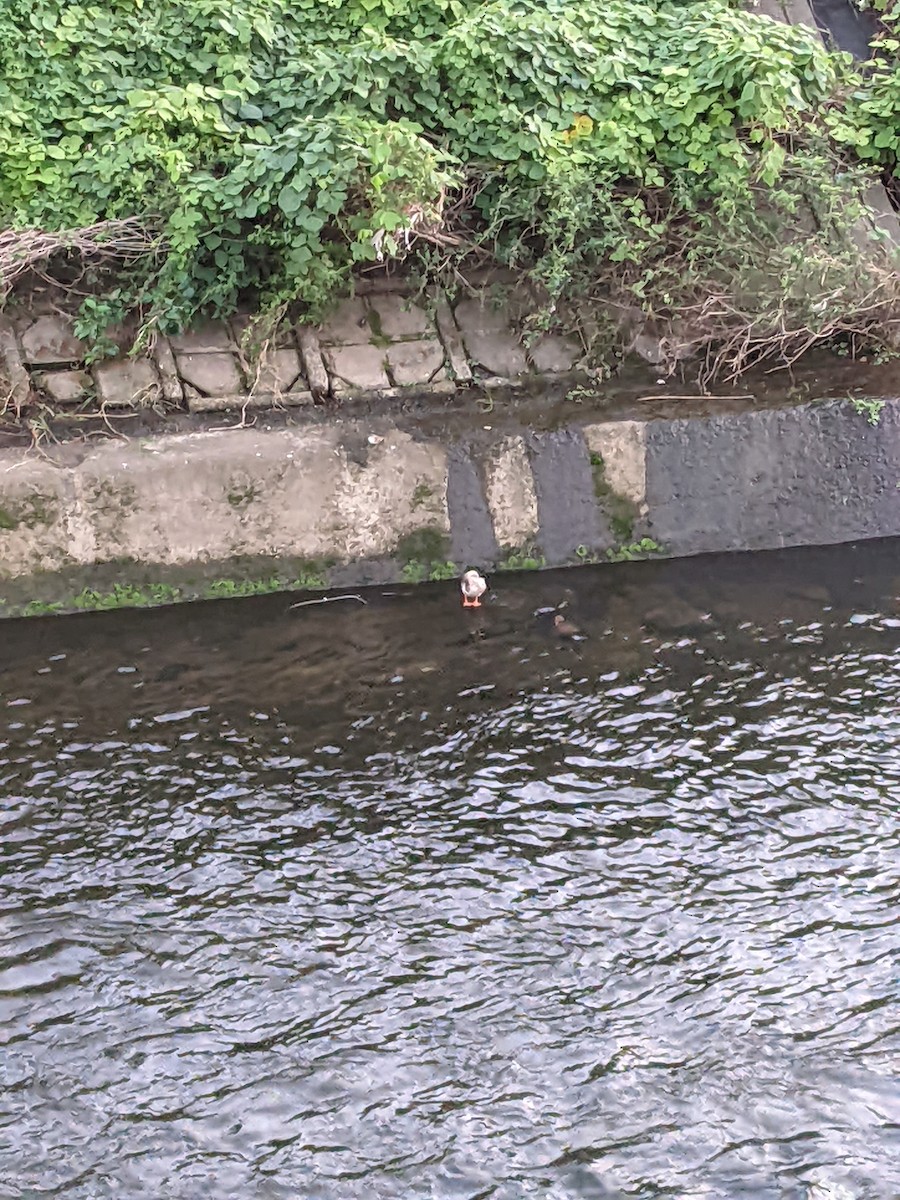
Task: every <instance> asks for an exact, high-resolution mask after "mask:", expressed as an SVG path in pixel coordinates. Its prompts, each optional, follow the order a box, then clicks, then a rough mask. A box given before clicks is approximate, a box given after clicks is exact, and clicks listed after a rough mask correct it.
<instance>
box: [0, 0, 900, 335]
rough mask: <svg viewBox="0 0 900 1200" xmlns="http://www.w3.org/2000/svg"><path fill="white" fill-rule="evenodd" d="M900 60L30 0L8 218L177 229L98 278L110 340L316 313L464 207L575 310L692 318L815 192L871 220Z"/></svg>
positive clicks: (13, 50)
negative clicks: (290, 309)
mask: <svg viewBox="0 0 900 1200" xmlns="http://www.w3.org/2000/svg"><path fill="white" fill-rule="evenodd" d="M884 46H885V48H888V49H891V48H892V50H896V45H895V44H894V43H892V42H890V41H885V43H884ZM892 61H893V65H890V64H889V63H888V62H887V60H885V61H883V62H882V65H880V66H878V67H876V68H873V69H872V70H870V72H869V73H868V74H867V75H866V76H865V77H863V76H861V75H858V74H857V73H855V71H854V70H853V69H852V67H851V64H850V61H849V59H848V58H847V57H846V56H844V55H839V54H833V53H829V52H827V51H826V50H825V49H824V48H823V46H822V45H821V44H820V43H819V41H818V40H817V39H816V38H814V37H813V36H811V35H810V34H809V33H808V32H807V31H805V30H803V29H802V28H800V27H791V26H787V25H783V24H780V23H778V22H773V21H770V20H768V19H766V18H763V17H761V16H758V15H756V14H754V13H748V12H745V11H742V10H741V9H740V8H738V7H736V6H732V5H730V4H728V3H725V2H724V0H704V2H703V3H700V2H699V0H698V2H695V3H677V2H675V0H637V2H633V0H583V2H581V3H578V4H575V3H569V2H564V0H481V2H479V0H466V2H463V0H152V2H151V0H106V2H104V3H102V4H101V3H90V2H88V3H72V2H70V0H5V3H4V4H3V6H2V9H0V117H2V119H0V222H2V225H3V226H4V227H7V228H11V229H14V230H29V229H34V228H40V229H43V230H47V231H51V232H61V231H67V230H74V229H83V228H86V227H90V226H94V225H96V224H98V223H101V222H106V221H114V220H121V219H125V218H132V217H139V218H140V219H141V221H142V223H143V225H144V226H145V228H146V229H147V230H148V231H149V232H150V233H151V234H152V235H153V236H155V238H156V243H155V248H154V251H153V252H152V253H147V254H143V255H141V256H139V257H137V258H136V259H135V260H133V261H131V262H130V264H128V265H127V267H124V268H123V267H121V266H120V267H119V269H118V270H117V271H116V272H115V277H114V279H113V280H112V281H110V279H109V277H108V275H106V274H103V273H102V272H98V273H97V274H96V275H95V277H94V282H95V285H96V287H97V288H98V290H100V291H103V290H104V289H105V291H106V292H107V293H108V298H107V299H105V300H104V301H102V302H98V301H92V302H89V304H88V306H87V307H86V310H85V312H84V313H83V314H82V322H81V325H80V329H81V330H82V332H85V333H87V332H89V331H90V330H94V329H95V328H96V329H97V330H99V329H100V328H102V324H103V322H104V321H106V322H108V319H109V317H110V314H111V313H112V314H113V315H116V314H118V313H119V312H124V311H128V310H130V309H134V308H137V309H138V310H139V312H140V314H141V315H142V317H143V320H144V327H145V329H146V328H149V327H150V326H153V325H158V326H159V327H160V328H162V329H163V330H164V331H171V330H175V329H177V328H179V327H182V326H183V325H184V324H186V323H187V322H188V321H189V320H191V319H192V318H193V317H195V316H196V315H197V314H198V313H200V312H207V313H210V314H213V315H222V314H226V313H229V312H230V311H232V310H233V309H234V307H235V306H236V304H237V302H238V298H239V297H243V298H249V299H252V300H253V301H255V302H256V303H258V304H259V305H260V306H261V307H262V308H263V309H265V310H269V311H278V310H279V309H280V308H282V307H283V306H284V305H287V304H291V303H299V304H300V305H302V306H304V307H305V309H306V310H307V311H309V312H311V313H313V314H317V313H319V312H321V311H322V310H323V309H324V308H325V307H326V306H327V305H328V304H329V303H330V302H331V301H333V299H334V298H335V296H336V295H338V294H340V293H341V292H342V291H345V290H346V289H347V288H348V287H349V285H350V279H351V276H352V272H353V271H354V269H356V268H357V267H358V266H360V265H362V264H366V263H372V262H376V261H379V260H384V259H389V258H392V257H396V256H402V255H404V254H406V253H407V251H408V248H409V246H410V245H411V244H415V241H416V238H417V237H418V236H419V235H422V234H424V235H426V238H427V236H429V235H430V233H433V232H434V231H435V230H437V229H440V228H442V227H443V228H446V223H447V221H448V220H451V223H452V229H451V232H453V233H454V234H456V235H457V236H458V237H459V238H460V239H461V241H462V245H463V251H461V252H468V251H469V250H471V249H472V248H473V247H478V248H479V250H480V253H481V254H482V256H483V254H484V252H485V251H488V252H489V253H490V254H492V255H494V256H495V257H497V258H499V259H500V260H502V261H505V262H508V263H511V264H513V265H516V266H520V267H522V268H523V269H526V270H528V271H530V272H532V274H533V275H534V277H535V278H536V279H537V280H538V281H539V282H540V283H541V284H542V285H543V286H544V287H545V288H546V289H547V290H548V292H549V294H550V295H551V297H552V296H560V295H563V294H566V293H571V292H572V291H575V290H579V289H582V290H583V289H585V288H589V287H590V284H591V282H592V281H593V280H595V279H596V278H597V277H598V274H599V273H602V271H603V270H607V271H609V270H612V272H613V274H614V275H615V276H617V277H621V281H622V283H623V286H627V288H628V290H629V296H630V298H631V299H632V300H634V301H636V302H638V303H644V302H645V301H646V302H647V304H649V305H650V307H653V306H654V305H655V306H657V307H659V306H665V305H667V304H669V305H671V304H673V303H675V301H676V300H677V298H678V296H680V295H682V294H683V293H684V279H685V277H687V278H688V279H694V278H696V279H697V280H707V279H708V278H709V275H710V271H712V272H713V273H714V274H715V273H718V277H720V278H726V279H731V280H735V281H736V282H734V284H733V286H734V287H735V288H740V287H741V286H743V283H744V282H745V280H744V275H747V273H748V271H749V269H750V267H749V266H748V263H747V262H746V261H744V259H739V258H735V257H734V254H735V249H734V248H735V247H741V248H742V253H743V252H745V248H746V247H747V246H749V245H751V244H753V245H756V246H757V247H759V246H761V247H763V251H764V252H768V251H771V252H772V253H773V254H775V255H776V256H777V255H779V254H780V255H782V256H783V255H784V254H785V253H788V252H787V251H785V248H784V241H785V239H784V237H783V227H784V221H785V218H786V217H792V216H793V215H794V214H796V213H797V211H798V207H799V206H800V204H801V202H806V201H808V200H809V198H810V195H813V196H814V198H815V200H816V204H817V205H818V208H819V209H820V210H822V212H824V213H825V218H826V219H825V221H824V225H823V229H824V231H825V233H826V234H828V233H829V222H830V220H831V218H832V217H833V216H834V215H835V214H838V213H839V214H841V216H842V218H843V220H844V222H845V224H846V221H848V220H850V219H851V217H852V211H853V209H852V203H851V202H850V201H851V200H852V198H853V196H855V195H857V194H858V193H859V191H860V189H861V188H862V186H863V184H864V182H865V181H864V179H862V178H861V177H857V176H855V175H854V174H853V172H852V170H848V164H847V163H846V162H844V161H843V160H842V159H841V157H840V150H839V147H850V148H852V149H853V151H854V152H855V153H856V154H857V155H858V156H859V157H860V158H862V159H864V160H869V159H871V160H874V161H877V162H878V163H879V164H881V165H884V164H889V163H890V162H892V161H893V162H895V161H896V154H897V138H898V136H900V134H898V129H900V121H898V120H897V115H898V87H900V84H898V74H897V69H896V62H895V60H892ZM822 114H824V115H822ZM892 155H893V159H892V158H891V156H892ZM829 189H830V190H829ZM763 197H764V200H763ZM451 213H452V218H451V216H450V215H449V214H451ZM819 216H820V223H821V213H820V214H819ZM723 247H727V253H726V252H725V251H723ZM444 252H445V251H444V250H442V253H444ZM723 254H724V257H723ZM729 254H731V256H732V257H731V258H729ZM673 256H674V257H673ZM813 259H815V256H813ZM482 260H483V258H482ZM810 261H811V258H810V254H809V249H808V247H803V248H802V249H801V251H800V252H799V253H798V255H797V257H796V261H788V260H786V259H785V260H784V261H782V259H779V261H778V263H777V264H776V267H777V269H775V270H773V275H775V276H777V278H778V280H779V283H778V290H780V291H781V292H784V291H785V290H787V291H790V290H791V287H790V286H788V285H785V284H783V280H784V279H785V278H787V276H790V277H791V278H792V279H793V280H794V283H795V284H796V288H797V289H798V290H802V286H801V285H802V283H803V279H802V272H803V271H805V270H809V263H810ZM826 261H831V260H830V258H829V255H828V254H825V253H824V252H823V254H822V255H821V256H820V259H815V269H816V270H818V268H819V266H820V265H821V263H822V262H826ZM673 263H678V264H680V266H678V267H677V269H676V268H675V267H673ZM797 272H800V273H801V276H800V279H799V282H798V281H797ZM0 284H2V280H0ZM819 291H821V287H820V289H819ZM90 303H93V304H94V307H93V308H90Z"/></svg>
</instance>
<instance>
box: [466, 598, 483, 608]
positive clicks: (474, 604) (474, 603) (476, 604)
mask: <svg viewBox="0 0 900 1200" xmlns="http://www.w3.org/2000/svg"><path fill="white" fill-rule="evenodd" d="M463 608H481V601H480V600H467V599H466V597H465V596H463Z"/></svg>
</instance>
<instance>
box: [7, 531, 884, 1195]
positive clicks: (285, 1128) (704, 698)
mask: <svg viewBox="0 0 900 1200" xmlns="http://www.w3.org/2000/svg"><path fill="white" fill-rule="evenodd" d="M898 555H900V547H898V545H897V544H891V543H885V544H880V545H879V544H869V545H867V546H861V547H857V548H844V549H839V550H833V551H817V552H802V553H801V552H793V553H790V554H777V555H769V556H756V557H752V558H751V557H745V558H735V559H707V560H695V561H693V562H683V563H669V564H638V565H636V566H634V567H623V568H615V569H603V568H600V569H596V570H590V569H585V570H583V571H580V572H574V573H569V574H567V575H559V574H557V575H555V576H551V575H542V576H539V577H537V576H531V577H525V578H521V577H510V576H507V577H499V578H498V579H497V580H496V581H495V584H496V596H497V599H496V601H495V603H494V604H492V605H491V606H490V607H489V608H487V609H485V610H484V611H483V612H482V613H481V614H480V615H479V614H477V613H464V612H462V611H461V610H460V608H459V607H458V604H457V600H456V597H455V595H454V592H453V588H452V586H451V585H447V586H441V587H437V588H435V589H433V590H428V589H425V590H423V591H421V592H419V593H418V594H416V595H415V596H414V597H413V596H409V595H394V596H383V595H381V594H376V595H374V596H372V597H370V600H371V603H370V604H369V605H368V606H367V607H364V608H363V607H361V606H357V605H351V604H343V605H342V604H331V605H324V606H319V607H311V608H305V609H300V610H296V611H293V612H288V611H286V608H287V601H286V600H285V599H284V598H281V597H273V598H269V599H266V600H263V601H259V602H256V601H252V602H250V601H248V602H240V603H236V604H219V605H215V606H197V607H193V608H191V609H182V610H172V611H159V612H154V613H146V612H145V613H139V614H121V615H103V616H98V617H81V618H72V619H57V620H51V621H40V622H30V623H12V622H9V623H5V624H3V625H0V645H2V662H3V675H2V684H0V687H2V704H3V705H4V706H5V707H3V708H2V709H0V711H2V712H3V714H4V717H5V729H3V730H0V795H2V806H0V816H2V835H0V836H2V842H0V1039H2V1042H3V1046H2V1049H0V1197H2V1198H3V1200H7V1198H15V1200H31V1198H36V1197H50V1196H54V1197H55V1196H60V1197H66V1198H70V1200H107V1198H113V1197H115V1198H116V1200H131V1198H144V1197H148V1198H151V1197H152V1198H153V1200H162V1198H165V1200H198V1198H202V1197H214V1198H217V1200H218V1198H225V1200H232V1198H234V1200H250V1198H254V1200H255V1198H259V1200H296V1198H297V1197H314V1198H316V1200H355V1198H357V1197H358V1198H360V1200H369V1198H378V1200H380V1198H384V1200H388V1198H390V1200H394V1198H398V1200H399V1198H403V1200H425V1198H430V1197H439V1198H441V1200H444V1198H448V1200H449V1198H456V1197H462V1198H468V1200H474V1198H475V1197H492V1198H494V1200H501V1198H502V1200H523V1198H529V1200H530V1198H535V1200H537V1198H540V1200H570V1198H572V1200H574V1198H576V1197H588V1198H592V1197H618V1196H629V1197H632V1196H636V1197H648V1198H649V1197H662V1196H665V1197H678V1198H681V1200H689V1198H690V1200H699V1198H701V1197H703V1198H705V1200H734V1198H743V1197H748V1198H749V1197H752V1198H754V1200H757V1198H760V1200H768V1198H770V1197H771V1198H772V1200H782V1198H788V1200H793V1198H795V1197H796V1198H798V1200H800V1198H802V1200H848V1198H851V1200H859V1198H861V1197H879V1198H880V1197H896V1196H898V1195H900V1021H898V1013H900V1005H898V994H897V993H898V966H900V958H898V950H900V930H898V927H897V918H898V888H900V867H898V843H900V819H898V796H900V715H898V708H897V696H898V687H900V652H898V644H900V639H898V634H900V616H898V609H900V605H898V601H897V597H898V596H900V557H898ZM563 599H567V602H568V603H567V611H568V612H569V613H570V614H571V616H572V617H573V618H574V619H576V620H577V621H578V622H580V623H581V624H582V625H583V627H584V629H585V631H586V632H587V633H588V634H589V638H588V640H586V641H584V642H580V643H565V644H563V643H558V642H556V641H555V640H554V639H553V638H552V636H551V635H550V633H549V629H548V624H547V617H546V615H544V616H541V615H539V616H538V617H535V616H534V615H533V613H534V611H535V610H537V609H540V608H542V607H544V606H547V605H552V604H557V603H559V602H560V601H561V600H563Z"/></svg>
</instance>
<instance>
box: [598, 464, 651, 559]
mask: <svg viewBox="0 0 900 1200" xmlns="http://www.w3.org/2000/svg"><path fill="white" fill-rule="evenodd" d="M591 475H592V476H593V480H594V495H595V496H596V497H597V501H598V503H599V504H600V507H601V508H602V509H603V511H604V513H605V514H606V518H607V520H608V521H609V528H610V530H611V532H612V535H613V537H614V538H615V539H616V541H617V542H630V541H631V540H632V538H633V537H634V526H635V522H636V521H637V519H638V517H639V516H640V512H639V510H638V506H637V505H636V504H635V503H634V501H633V500H629V499H628V497H627V496H622V495H620V493H619V492H617V491H616V490H615V489H614V488H613V487H611V486H610V483H609V480H608V479H607V477H606V464H605V463H604V461H603V455H602V454H597V453H596V452H592V453H591Z"/></svg>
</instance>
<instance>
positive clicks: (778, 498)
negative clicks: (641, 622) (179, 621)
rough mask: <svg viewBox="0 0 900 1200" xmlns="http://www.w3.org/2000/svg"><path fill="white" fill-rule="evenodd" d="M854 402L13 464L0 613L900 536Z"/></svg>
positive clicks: (359, 431) (872, 438) (325, 436)
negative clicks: (467, 568)
mask: <svg viewBox="0 0 900 1200" xmlns="http://www.w3.org/2000/svg"><path fill="white" fill-rule="evenodd" d="M865 404H867V405H868V407H866V406H865ZM865 404H864V405H862V406H861V403H860V402H859V401H855V402H854V401H829V402H818V403H806V404H795V405H785V406H784V407H774V408H773V407H768V408H759V407H754V406H753V405H752V404H750V403H747V404H745V405H736V404H735V403H734V402H731V403H730V404H729V405H727V406H719V407H718V408H717V407H716V406H715V405H710V406H707V407H706V408H704V409H694V410H693V411H692V412H691V414H690V415H683V416H681V415H680V416H674V417H673V416H671V415H667V414H666V413H665V412H663V411H661V410H657V411H655V412H654V406H653V405H652V404H651V405H649V406H648V405H644V406H643V407H635V408H633V409H632V410H631V411H629V412H627V413H625V414H624V415H623V414H620V415H616V416H612V415H610V414H609V412H608V411H605V410H604V409H603V408H602V407H598V408H597V409H596V410H594V411H591V409H590V407H589V406H585V405H580V406H579V409H578V420H577V421H574V422H570V423H567V422H566V421H565V420H563V421H562V423H560V424H558V425H557V426H556V427H552V428H546V427H542V428H540V429H538V428H535V427H532V426H530V425H529V424H528V423H527V422H526V421H525V419H524V418H522V419H519V418H517V417H516V410H515V408H511V409H510V410H509V413H508V414H506V416H505V417H503V418H498V416H497V415H496V414H495V415H494V416H493V417H492V418H491V420H492V422H493V423H492V425H491V426H487V427H486V426H485V424H484V414H483V413H473V414H471V415H470V416H469V417H465V416H462V415H458V416H456V417H455V418H454V419H453V421H452V423H450V424H448V427H447V429H448V431H447V432H444V433H443V434H440V433H437V434H436V433H434V432H433V429H434V422H433V421H432V422H431V423H424V421H423V424H422V425H421V426H420V425H419V424H418V423H417V422H416V420H415V419H413V418H409V419H407V420H406V423H405V424H401V422H400V421H399V420H397V421H394V420H392V419H391V418H389V417H387V416H385V417H377V418H373V419H371V420H366V421H348V420H346V419H338V418H335V419H333V420H330V421H323V420H318V421H317V422H312V421H311V422H310V423H309V424H307V425H303V424H300V425H299V426H293V427H286V428H280V429H270V430H267V431H258V430H254V429H247V428H239V429H232V430H227V431H212V430H207V431H199V432H192V433H179V434H174V433H173V434H164V435H160V436H156V437H153V438H146V439H140V440H135V441H131V442H122V441H115V442H114V441H109V442H106V443H103V444H93V445H86V444H84V443H80V444H68V445H65V446H60V447H55V448H54V452H53V455H52V457H51V456H47V455H40V454H37V453H35V452H33V451H30V452H25V451H7V452H5V453H3V454H0V612H2V613H3V614H4V615H15V614H17V613H21V612H23V611H27V612H43V611H49V610H53V611H67V610H71V609H77V608H79V607H81V608H84V607H113V606H117V605H118V604H119V603H121V604H128V603H136V604H141V603H159V602H165V601H167V600H174V599H180V598H185V599H186V598H192V597H197V596H235V595H242V594H251V593H254V592H258V591H267V590H273V589H275V588H279V587H294V588H313V589H314V588H324V587H331V586H339V587H348V586H356V585H363V584H368V583H381V582H388V581H394V582H410V583H413V582H420V581H426V580H433V579H445V578H450V577H452V576H454V575H455V574H456V572H457V571H459V570H461V569H462V568H463V567H465V566H469V565H477V566H479V567H482V568H483V569H485V570H488V571H495V570H498V569H503V568H506V569H523V568H529V567H530V568H536V567H541V566H560V565H565V564H570V563H571V564H577V563H585V562H602V561H621V560H622V559H629V558H635V557H647V556H652V555H666V556H671V557H675V556H683V555H692V554H699V553H703V552H707V551H730V550H750V549H768V548H778V547H785V546H797V545H822V544H828V543H835V542H841V541H851V540H856V539H862V538H871V537H886V536H896V535H900V400H896V399H886V400H884V401H871V402H865ZM450 430H452V432H451V431H450Z"/></svg>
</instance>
